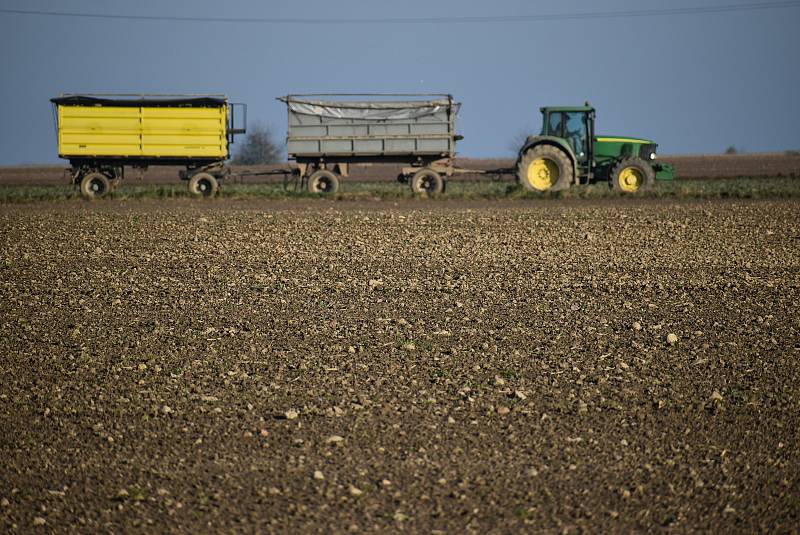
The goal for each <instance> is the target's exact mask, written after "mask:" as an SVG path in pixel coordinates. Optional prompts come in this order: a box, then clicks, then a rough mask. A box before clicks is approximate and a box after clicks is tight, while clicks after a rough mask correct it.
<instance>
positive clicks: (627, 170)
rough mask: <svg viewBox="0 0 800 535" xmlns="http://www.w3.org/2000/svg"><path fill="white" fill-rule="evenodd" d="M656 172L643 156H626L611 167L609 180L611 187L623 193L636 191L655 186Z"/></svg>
mask: <svg viewBox="0 0 800 535" xmlns="http://www.w3.org/2000/svg"><path fill="white" fill-rule="evenodd" d="M655 179H656V174H655V172H654V171H653V168H652V167H650V164H648V163H647V162H646V161H644V160H642V159H641V158H625V159H623V160H620V161H619V162H617V163H616V164H615V165H614V167H612V169H611V175H610V176H609V178H608V180H609V182H610V184H611V187H612V188H614V189H615V190H616V191H621V192H623V193H636V192H637V191H642V190H645V189H648V188H651V187H652V186H653V183H654V182H655Z"/></svg>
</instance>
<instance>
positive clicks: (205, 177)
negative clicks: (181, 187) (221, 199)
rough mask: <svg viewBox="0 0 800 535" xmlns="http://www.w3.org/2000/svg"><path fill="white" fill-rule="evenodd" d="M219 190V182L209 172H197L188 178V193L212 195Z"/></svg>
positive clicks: (200, 195)
mask: <svg viewBox="0 0 800 535" xmlns="http://www.w3.org/2000/svg"><path fill="white" fill-rule="evenodd" d="M218 191H219V182H217V179H216V178H214V175H212V174H210V173H197V174H196V175H193V176H192V178H190V179H189V193H191V194H192V195H193V196H195V197H213V196H214V195H216V194H217V192H218Z"/></svg>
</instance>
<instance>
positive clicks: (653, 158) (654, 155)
mask: <svg viewBox="0 0 800 535" xmlns="http://www.w3.org/2000/svg"><path fill="white" fill-rule="evenodd" d="M650 159H651V160H655V159H656V153H655V152H651V153H650Z"/></svg>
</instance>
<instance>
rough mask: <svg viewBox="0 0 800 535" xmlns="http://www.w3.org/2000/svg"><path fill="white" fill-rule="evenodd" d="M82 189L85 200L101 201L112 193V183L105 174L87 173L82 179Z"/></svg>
mask: <svg viewBox="0 0 800 535" xmlns="http://www.w3.org/2000/svg"><path fill="white" fill-rule="evenodd" d="M80 189H81V196H82V197H83V198H84V199H100V198H102V197H105V196H106V195H108V192H109V191H111V181H110V180H109V179H108V177H107V176H106V175H104V174H103V173H98V172H93V173H87V174H86V175H84V176H83V178H82V179H81V184H80Z"/></svg>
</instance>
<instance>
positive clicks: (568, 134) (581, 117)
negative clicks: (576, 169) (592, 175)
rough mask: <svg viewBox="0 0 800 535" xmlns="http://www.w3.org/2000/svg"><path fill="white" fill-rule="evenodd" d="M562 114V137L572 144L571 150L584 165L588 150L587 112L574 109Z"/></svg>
mask: <svg viewBox="0 0 800 535" xmlns="http://www.w3.org/2000/svg"><path fill="white" fill-rule="evenodd" d="M564 115H565V123H564V139H566V140H567V141H568V142H569V143H570V145H572V150H574V151H575V156H576V157H577V158H578V162H580V163H581V164H582V165H584V164H585V163H586V160H587V157H588V156H589V152H590V147H589V143H588V141H589V124H588V120H587V115H588V114H587V113H586V112H582V111H575V112H568V113H565V114H564Z"/></svg>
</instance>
